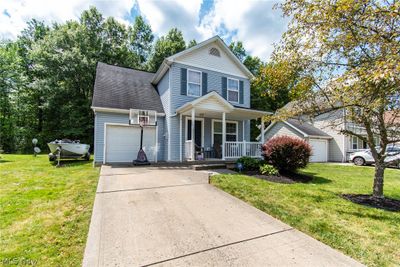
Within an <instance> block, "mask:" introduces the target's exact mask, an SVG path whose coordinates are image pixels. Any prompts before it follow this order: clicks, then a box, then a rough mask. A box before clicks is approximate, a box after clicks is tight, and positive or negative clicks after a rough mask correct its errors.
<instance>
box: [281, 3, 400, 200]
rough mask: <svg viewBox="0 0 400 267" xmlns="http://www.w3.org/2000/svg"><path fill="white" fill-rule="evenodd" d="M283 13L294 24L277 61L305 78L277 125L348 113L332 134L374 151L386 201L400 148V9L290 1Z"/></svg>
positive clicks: (378, 188)
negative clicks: (392, 156) (387, 177)
mask: <svg viewBox="0 0 400 267" xmlns="http://www.w3.org/2000/svg"><path fill="white" fill-rule="evenodd" d="M281 8H282V10H283V12H284V14H285V15H286V16H288V17H290V18H291V22H290V24H289V29H288V30H287V32H286V33H285V34H284V36H283V39H282V41H281V43H280V45H279V46H278V47H277V50H276V52H275V55H276V58H278V59H280V60H282V59H283V60H285V61H288V62H290V64H291V65H293V66H296V68H299V69H301V73H300V81H299V82H298V83H297V85H296V86H294V87H293V88H292V91H293V92H291V95H292V96H294V99H295V100H296V101H294V102H293V105H291V108H286V109H283V110H280V112H279V113H278V114H277V116H276V117H275V119H282V118H287V117H290V116H295V115H296V116H297V115H309V116H311V117H315V116H317V115H320V114H324V113H328V112H333V111H340V112H342V114H345V118H346V120H345V122H342V120H339V121H338V120H332V123H331V124H332V125H331V127H335V128H337V129H340V131H341V132H342V133H343V134H346V135H349V136H357V137H358V138H360V139H361V140H363V141H364V142H366V143H367V144H368V145H369V147H370V149H371V154H372V156H373V158H374V160H375V176H374V182H373V190H372V192H373V198H383V197H384V193H383V185H384V172H385V168H386V166H387V164H388V163H387V162H386V161H385V160H386V159H387V157H388V155H387V153H386V148H387V147H388V146H389V145H390V144H393V143H396V142H400V108H399V105H398V103H399V101H398V99H399V96H400V53H399V51H400V31H399V28H400V13H399V10H400V2H398V1H378V0H366V1H357V0H348V1H340V0H333V1H320V0H307V1H304V0H287V1H285V2H284V3H283V4H282V5H281ZM343 123H346V125H343ZM351 125H356V126H362V128H363V129H364V130H363V131H360V128H359V127H351ZM375 137H378V138H379V140H380V141H379V143H380V148H379V149H377V148H375V142H374V138H375Z"/></svg>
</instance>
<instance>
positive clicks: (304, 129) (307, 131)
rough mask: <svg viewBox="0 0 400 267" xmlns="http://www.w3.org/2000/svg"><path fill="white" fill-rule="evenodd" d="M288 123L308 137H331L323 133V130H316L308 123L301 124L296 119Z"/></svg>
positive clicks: (289, 120)
mask: <svg viewBox="0 0 400 267" xmlns="http://www.w3.org/2000/svg"><path fill="white" fill-rule="evenodd" d="M287 122H288V123H289V124H291V125H293V126H294V127H296V128H297V129H299V130H300V131H302V132H303V133H305V134H308V135H313V136H325V137H330V135H328V134H327V133H325V132H323V131H322V130H320V129H318V128H315V127H314V126H312V125H311V124H309V123H307V122H300V121H299V120H296V119H288V120H287Z"/></svg>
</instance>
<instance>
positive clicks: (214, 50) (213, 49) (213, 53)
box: [208, 47, 221, 57]
mask: <svg viewBox="0 0 400 267" xmlns="http://www.w3.org/2000/svg"><path fill="white" fill-rule="evenodd" d="M208 53H209V54H210V55H212V56H216V57H221V54H220V53H219V50H218V49H217V48H215V47H212V48H211V49H210V50H209V51H208Z"/></svg>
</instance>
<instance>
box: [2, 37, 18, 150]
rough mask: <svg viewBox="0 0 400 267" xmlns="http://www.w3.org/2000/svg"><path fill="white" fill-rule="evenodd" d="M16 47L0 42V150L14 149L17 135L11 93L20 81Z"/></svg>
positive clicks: (16, 88)
mask: <svg viewBox="0 0 400 267" xmlns="http://www.w3.org/2000/svg"><path fill="white" fill-rule="evenodd" d="M19 60H20V58H19V56H18V47H17V46H16V45H15V44H14V43H7V42H4V43H0V150H4V151H6V152H12V151H15V148H16V147H15V145H16V144H15V141H16V136H17V125H16V120H15V119H16V112H17V110H16V109H15V105H14V104H15V103H14V101H15V99H14V98H13V93H15V92H16V91H17V90H18V87H19V86H20V84H21V82H23V81H22V76H21V71H22V70H21V67H20V64H19V63H20V62H19Z"/></svg>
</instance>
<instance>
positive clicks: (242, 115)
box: [179, 107, 271, 121]
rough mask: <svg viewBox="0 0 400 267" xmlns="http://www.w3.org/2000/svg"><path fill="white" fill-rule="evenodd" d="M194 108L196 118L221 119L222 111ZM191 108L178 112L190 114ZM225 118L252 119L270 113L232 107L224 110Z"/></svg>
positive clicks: (185, 114)
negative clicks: (229, 109) (230, 109)
mask: <svg viewBox="0 0 400 267" xmlns="http://www.w3.org/2000/svg"><path fill="white" fill-rule="evenodd" d="M195 110H196V118H212V119H221V118H222V113H223V111H218V110H210V109H204V108H199V107H195ZM191 112H192V109H187V110H185V111H183V112H182V111H181V112H179V114H182V115H183V116H191V114H192V113H191ZM225 114H226V119H227V120H239V121H241V120H252V119H258V118H261V117H263V116H266V115H270V114H271V113H270V112H266V111H260V110H254V109H246V108H234V109H233V110H232V111H227V112H225Z"/></svg>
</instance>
